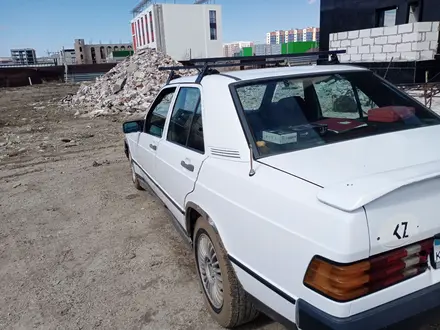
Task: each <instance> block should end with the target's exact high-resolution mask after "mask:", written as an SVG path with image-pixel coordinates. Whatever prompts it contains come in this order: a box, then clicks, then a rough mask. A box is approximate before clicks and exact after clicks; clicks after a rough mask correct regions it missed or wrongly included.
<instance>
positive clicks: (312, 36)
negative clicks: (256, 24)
mask: <svg viewBox="0 0 440 330" xmlns="http://www.w3.org/2000/svg"><path fill="white" fill-rule="evenodd" d="M319 40H320V29H319V28H318V27H307V28H304V29H290V30H278V31H273V32H268V33H266V44H268V45H275V44H284V43H289V42H298V41H315V42H319Z"/></svg>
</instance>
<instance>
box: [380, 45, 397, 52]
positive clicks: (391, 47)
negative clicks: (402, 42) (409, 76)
mask: <svg viewBox="0 0 440 330" xmlns="http://www.w3.org/2000/svg"><path fill="white" fill-rule="evenodd" d="M382 51H383V52H384V53H395V52H396V45H384V46H383V50H382Z"/></svg>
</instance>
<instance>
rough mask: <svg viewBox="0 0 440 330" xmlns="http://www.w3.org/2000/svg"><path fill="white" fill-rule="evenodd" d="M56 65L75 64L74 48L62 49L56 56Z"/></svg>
mask: <svg viewBox="0 0 440 330" xmlns="http://www.w3.org/2000/svg"><path fill="white" fill-rule="evenodd" d="M57 57H58V58H57V62H58V65H64V64H67V65H73V64H76V53H75V49H62V50H60V52H59V53H58V56H57Z"/></svg>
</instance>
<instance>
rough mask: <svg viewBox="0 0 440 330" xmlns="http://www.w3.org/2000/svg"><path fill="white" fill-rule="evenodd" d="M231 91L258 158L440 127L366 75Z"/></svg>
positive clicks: (276, 81) (279, 81) (272, 82)
mask: <svg viewBox="0 0 440 330" xmlns="http://www.w3.org/2000/svg"><path fill="white" fill-rule="evenodd" d="M234 86H235V90H234V89H233V90H232V93H233V94H235V96H236V98H235V99H236V102H235V105H236V107H237V108H238V109H237V110H238V111H239V112H240V111H242V113H243V117H244V118H245V119H246V121H247V124H248V127H249V128H250V133H251V135H252V136H250V137H249V138H252V139H253V140H254V141H255V145H256V147H257V149H258V152H259V154H260V156H261V155H272V154H278V153H283V152H291V151H297V150H302V149H308V148H313V147H316V146H322V145H326V144H330V143H339V142H344V141H348V140H351V139H355V138H362V137H367V136H371V135H377V134H383V133H390V132H394V131H401V130H407V129H414V128H419V127H424V126H430V125H438V124H440V117H439V116H438V115H436V114H435V113H434V112H432V111H430V110H428V109H427V108H425V107H424V106H422V105H421V104H420V103H418V102H416V101H415V100H414V99H412V98H411V97H409V96H408V95H407V94H405V93H404V92H402V91H399V90H398V89H397V88H394V87H392V86H391V85H390V84H388V83H387V82H385V81H383V80H381V79H380V78H378V77H377V76H375V75H374V74H373V73H372V72H370V71H357V72H339V73H328V74H323V75H320V76H316V75H314V76H305V77H301V78H285V77H277V78H272V79H267V80H264V81H261V80H260V81H258V82H255V83H252V82H248V83H245V82H240V83H236V84H234ZM251 104H256V105H255V106H254V107H251V106H250V105H251ZM251 109H253V110H257V111H249V110H251Z"/></svg>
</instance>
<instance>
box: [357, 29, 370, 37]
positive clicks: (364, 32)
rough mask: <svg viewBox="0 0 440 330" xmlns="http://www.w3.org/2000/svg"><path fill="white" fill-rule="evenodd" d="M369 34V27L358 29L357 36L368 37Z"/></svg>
mask: <svg viewBox="0 0 440 330" xmlns="http://www.w3.org/2000/svg"><path fill="white" fill-rule="evenodd" d="M370 36H371V29H365V30H360V31H359V38H369V37H370Z"/></svg>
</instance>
